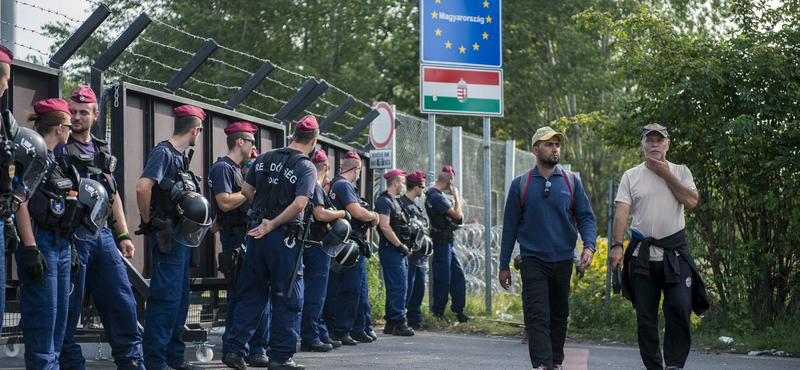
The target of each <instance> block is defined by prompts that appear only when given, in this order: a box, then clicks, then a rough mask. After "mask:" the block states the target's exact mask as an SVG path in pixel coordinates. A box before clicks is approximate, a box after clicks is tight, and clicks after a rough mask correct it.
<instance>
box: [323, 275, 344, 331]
mask: <svg viewBox="0 0 800 370" xmlns="http://www.w3.org/2000/svg"><path fill="white" fill-rule="evenodd" d="M339 276H340V274H339V273H337V272H334V271H331V270H330V269H329V270H328V289H327V291H326V292H325V304H324V305H323V306H322V320H320V323H319V339H320V340H322V341H324V340H326V339H330V335H329V334H328V331H329V328H330V329H333V327H334V326H336V297H337V296H338V295H339Z"/></svg>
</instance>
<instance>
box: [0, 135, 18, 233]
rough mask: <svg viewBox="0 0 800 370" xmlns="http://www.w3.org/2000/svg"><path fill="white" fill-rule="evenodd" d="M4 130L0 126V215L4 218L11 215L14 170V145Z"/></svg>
mask: <svg viewBox="0 0 800 370" xmlns="http://www.w3.org/2000/svg"><path fill="white" fill-rule="evenodd" d="M5 131H6V130H5V128H4V127H3V128H0V216H2V218H3V219H4V220H5V219H6V218H8V217H11V212H12V209H13V208H12V203H13V201H14V176H15V172H16V166H15V165H14V162H15V155H14V150H15V149H14V148H15V147H16V146H15V145H14V142H13V141H11V140H8V139H7V138H6V135H5V134H4V132H5Z"/></svg>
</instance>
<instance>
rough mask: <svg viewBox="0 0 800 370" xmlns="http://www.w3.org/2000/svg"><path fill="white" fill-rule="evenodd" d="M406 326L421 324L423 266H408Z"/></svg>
mask: <svg viewBox="0 0 800 370" xmlns="http://www.w3.org/2000/svg"><path fill="white" fill-rule="evenodd" d="M406 297H407V298H406V304H407V307H406V318H407V320H408V325H417V324H419V323H421V322H422V310H421V308H420V307H421V306H422V299H423V298H425V266H424V265H423V266H417V265H415V264H413V263H409V264H408V293H407V294H406Z"/></svg>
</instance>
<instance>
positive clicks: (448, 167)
mask: <svg viewBox="0 0 800 370" xmlns="http://www.w3.org/2000/svg"><path fill="white" fill-rule="evenodd" d="M442 172H447V173H449V174H451V175H453V176H455V175H456V171H453V167H450V166H444V167H442Z"/></svg>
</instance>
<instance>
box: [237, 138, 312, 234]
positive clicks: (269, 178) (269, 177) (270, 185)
mask: <svg viewBox="0 0 800 370" xmlns="http://www.w3.org/2000/svg"><path fill="white" fill-rule="evenodd" d="M278 154H284V155H287V157H286V159H285V160H284V162H283V163H281V164H279V165H278V166H274V167H275V168H276V171H273V170H272V168H273V166H272V164H273V162H272V161H273V160H274V159H275V157H276V156H277V155H278ZM300 160H308V161H310V159H309V158H308V157H307V156H306V155H305V154H303V153H300V152H298V151H296V150H291V149H289V148H280V149H274V150H270V151H268V152H266V153H264V161H263V162H262V164H263V165H264V166H265V170H264V172H263V175H264V178H265V179H264V181H262V182H260V183H257V184H256V185H257V189H256V192H261V191H263V192H264V194H268V195H267V196H265V197H264V198H262V199H263V200H264V201H263V202H262V204H260V205H258V206H257V207H258V208H255V207H256V205H254V206H253V209H254V210H255V212H253V216H254V217H256V219H262V218H266V219H268V220H272V219H274V218H275V217H278V215H279V214H280V213H281V212H283V209H280V210H279V209H278V198H279V195H280V186H281V184H284V183H285V181H281V180H285V179H286V176H287V171H290V170H291V169H293V168H294V165H295V164H296V163H297V161H300ZM251 171H253V170H252V169H251ZM273 172H279V173H273ZM273 179H276V180H275V181H273ZM292 194H294V192H292ZM284 209H285V207H284ZM306 209H308V207H306Z"/></svg>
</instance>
